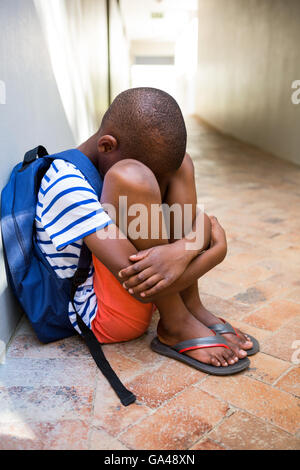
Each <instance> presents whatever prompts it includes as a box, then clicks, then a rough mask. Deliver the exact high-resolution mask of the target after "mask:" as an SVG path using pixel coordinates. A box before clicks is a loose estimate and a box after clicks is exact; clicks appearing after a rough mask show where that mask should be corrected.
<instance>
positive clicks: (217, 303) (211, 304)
mask: <svg viewBox="0 0 300 470" xmlns="http://www.w3.org/2000/svg"><path fill="white" fill-rule="evenodd" d="M201 300H202V303H203V305H204V306H205V307H206V308H207V309H208V310H210V311H211V312H212V313H214V314H215V315H217V316H220V317H224V318H226V319H228V320H229V319H235V320H240V319H241V318H243V317H244V316H246V315H247V314H249V312H250V311H251V307H249V306H248V305H243V304H240V303H239V302H238V301H230V300H225V299H222V298H220V297H216V296H215V295H208V294H202V295H201Z"/></svg>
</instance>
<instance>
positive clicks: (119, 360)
mask: <svg viewBox="0 0 300 470" xmlns="http://www.w3.org/2000/svg"><path fill="white" fill-rule="evenodd" d="M103 351H104V354H105V356H106V358H107V359H108V361H109V363H110V365H111V366H112V368H113V369H114V371H115V372H116V374H117V375H118V377H119V378H120V380H121V381H122V382H124V383H126V382H128V381H129V380H132V378H133V377H135V376H136V375H138V374H142V373H143V372H144V370H146V369H148V368H149V365H148V363H146V364H144V363H142V362H141V361H137V360H135V359H131V358H129V357H127V356H125V355H124V354H122V353H121V352H120V351H119V349H118V347H117V345H109V348H107V346H104V347H103ZM98 375H99V376H100V377H102V373H101V371H98Z"/></svg>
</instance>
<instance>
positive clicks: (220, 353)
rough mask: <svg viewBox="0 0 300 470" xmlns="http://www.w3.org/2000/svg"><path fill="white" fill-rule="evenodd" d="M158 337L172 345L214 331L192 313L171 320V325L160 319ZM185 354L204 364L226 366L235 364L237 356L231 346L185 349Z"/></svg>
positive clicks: (212, 334) (204, 335)
mask: <svg viewBox="0 0 300 470" xmlns="http://www.w3.org/2000/svg"><path fill="white" fill-rule="evenodd" d="M157 336H158V339H159V340H160V341H161V342H162V343H164V344H166V345H168V346H174V345H175V344H177V343H181V342H182V341H186V340H191V339H194V338H205V337H208V336H212V337H214V336H215V335H214V333H213V332H212V331H211V330H210V329H209V328H207V327H206V326H205V325H203V324H202V323H200V322H199V320H198V319H196V318H195V317H194V316H193V315H190V316H189V317H188V318H185V319H184V322H183V323H182V324H180V321H175V320H174V321H173V322H172V326H168V327H166V325H165V324H163V322H162V320H160V321H159V323H158V327H157ZM185 354H186V355H188V356H190V357H192V358H193V359H196V360H197V361H200V362H203V363H205V364H210V365H213V366H215V367H227V366H228V365H233V364H235V363H236V362H237V361H238V360H239V358H238V356H237V355H236V353H235V352H234V351H233V350H232V349H231V348H225V347H211V348H203V349H196V350H194V351H193V350H192V351H187V352H186V353H185Z"/></svg>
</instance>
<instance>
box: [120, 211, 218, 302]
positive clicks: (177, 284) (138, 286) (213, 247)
mask: <svg viewBox="0 0 300 470" xmlns="http://www.w3.org/2000/svg"><path fill="white" fill-rule="evenodd" d="M210 220H211V227H212V228H211V242H210V248H209V249H208V250H206V251H205V252H202V253H201V254H200V255H198V256H196V257H195V258H194V259H193V261H191V262H190V264H189V265H188V266H187V268H186V270H185V271H184V272H183V274H182V275H181V276H180V277H179V278H178V279H176V280H175V281H174V282H173V283H171V284H166V283H165V280H162V281H160V282H158V283H157V284H156V285H154V286H153V287H152V286H151V287H149V286H148V285H147V282H148V281H145V282H141V280H140V279H139V276H140V273H139V274H136V271H140V270H141V268H140V267H138V264H140V265H142V262H139V263H136V264H135V265H132V266H129V267H127V268H126V269H124V270H122V273H123V278H124V277H125V273H127V276H126V281H125V286H126V287H127V288H128V289H130V291H129V292H130V293H132V294H134V296H135V297H136V296H139V295H141V297H142V298H143V299H149V301H150V300H151V301H153V300H155V299H153V296H155V297H156V298H157V297H159V296H161V295H167V294H170V293H174V292H180V291H182V290H184V289H185V288H186V287H188V286H190V285H191V284H192V283H193V282H195V281H196V280H197V279H199V277H201V276H203V275H204V274H205V273H207V272H208V271H210V270H211V269H212V268H214V267H215V266H216V265H217V264H219V263H221V262H222V261H223V259H224V258H225V256H226V252H227V242H226V235H225V231H224V230H223V228H222V227H221V225H220V224H219V222H218V221H217V219H216V218H215V217H211V218H210ZM180 242H182V240H180V241H179V242H175V243H173V244H171V245H163V246H158V247H155V248H151V249H150V250H145V251H149V252H150V255H149V256H153V253H154V255H155V256H157V257H158V258H159V259H160V260H161V262H162V263H163V258H164V257H165V255H166V248H167V249H168V250H174V249H176V247H175V245H176V243H180ZM169 255H170V256H171V253H169ZM131 258H132V257H131ZM171 259H172V258H171ZM173 262H174V258H173ZM175 264H176V263H175ZM137 298H138V297H137Z"/></svg>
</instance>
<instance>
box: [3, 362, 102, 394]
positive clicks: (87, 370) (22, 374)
mask: <svg viewBox="0 0 300 470" xmlns="http://www.w3.org/2000/svg"><path fill="white" fill-rule="evenodd" d="M96 367H97V366H96V365H95V363H94V360H93V359H92V358H91V357H89V358H84V357H82V358H69V359H68V360H65V359H29V358H26V359H23V358H19V357H18V358H15V357H11V358H9V359H7V361H6V363H5V364H4V365H2V366H1V367H0V386H5V385H8V386H21V387H25V386H29V387H32V386H33V387H35V386H41V385H44V386H68V387H73V386H74V385H76V386H78V387H79V386H93V385H94V380H95V375H96Z"/></svg>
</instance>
